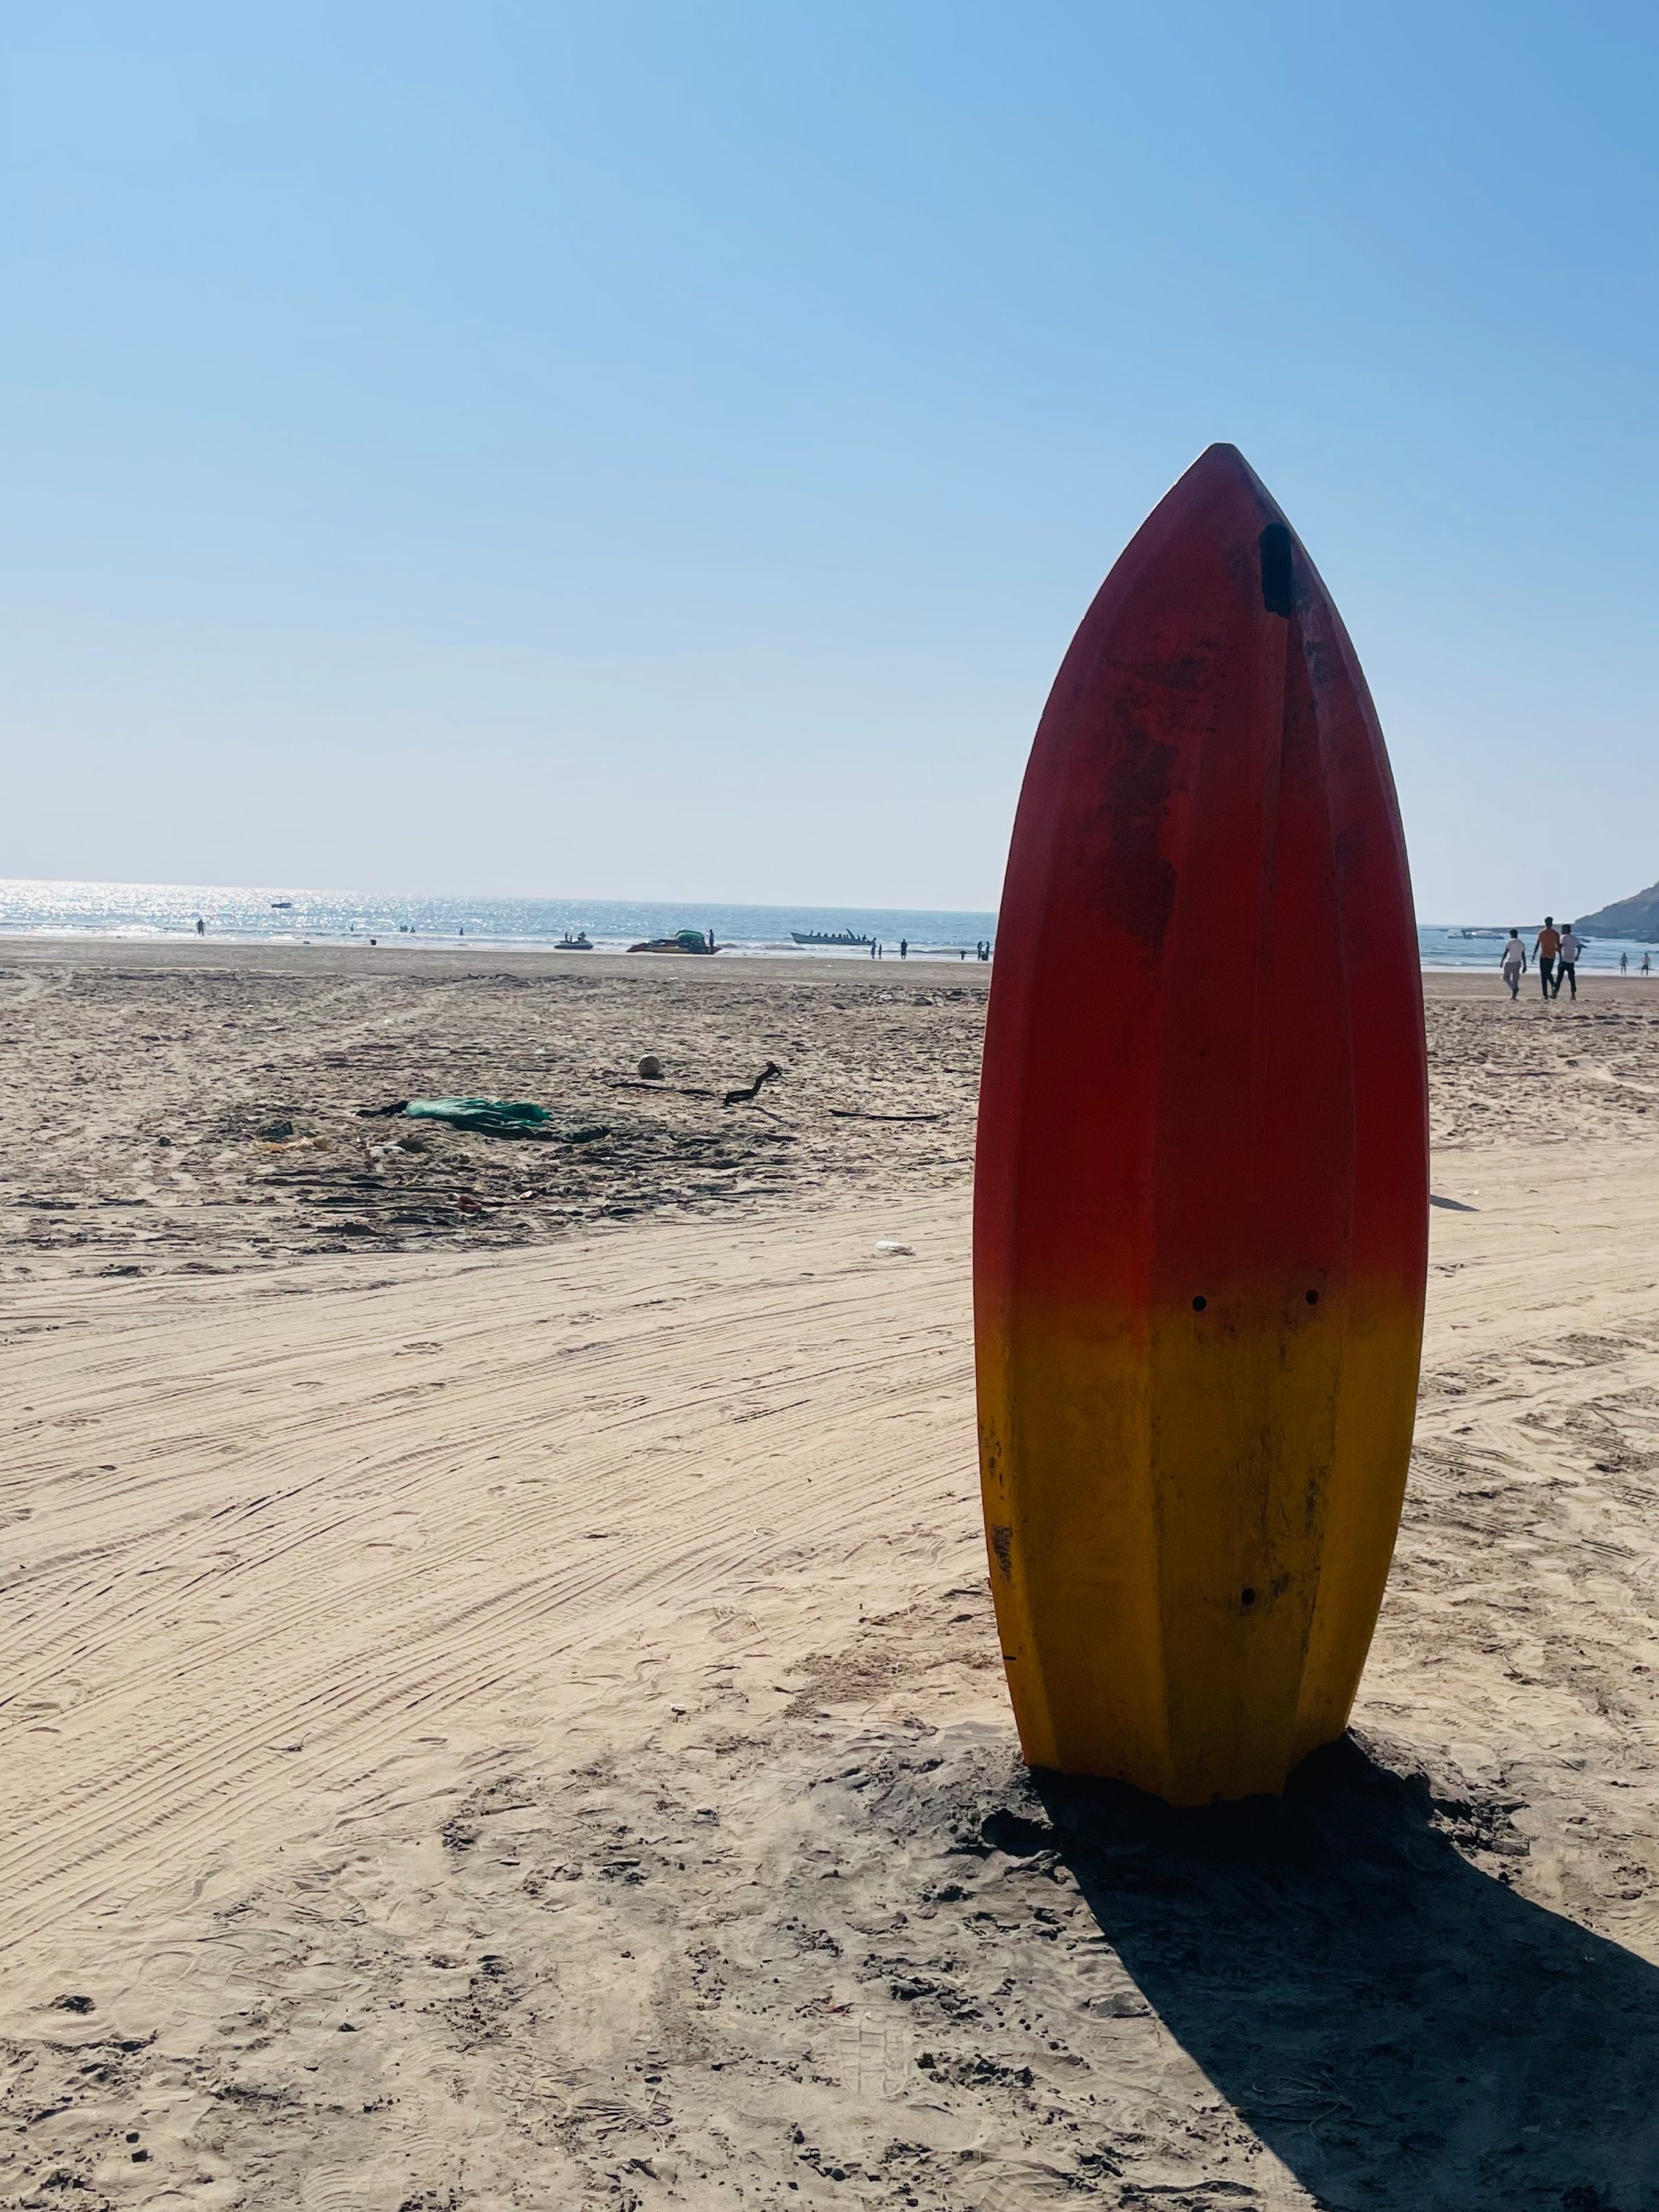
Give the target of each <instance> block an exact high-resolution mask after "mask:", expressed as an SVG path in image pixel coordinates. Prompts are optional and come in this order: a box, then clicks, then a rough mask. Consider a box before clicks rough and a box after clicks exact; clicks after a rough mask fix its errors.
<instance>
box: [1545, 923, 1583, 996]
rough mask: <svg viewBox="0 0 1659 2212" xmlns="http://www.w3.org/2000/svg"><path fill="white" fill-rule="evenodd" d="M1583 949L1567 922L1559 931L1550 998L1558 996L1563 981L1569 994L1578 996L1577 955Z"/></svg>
mask: <svg viewBox="0 0 1659 2212" xmlns="http://www.w3.org/2000/svg"><path fill="white" fill-rule="evenodd" d="M1583 949H1584V948H1583V945H1581V944H1580V943H1579V942H1578V939H1577V938H1576V937H1575V936H1574V935H1573V933H1572V924H1571V922H1569V923H1568V924H1567V926H1566V927H1565V929H1564V930H1563V931H1562V933H1561V949H1560V951H1559V952H1558V953H1557V954H1556V957H1555V988H1554V990H1553V992H1552V993H1551V994H1550V995H1551V997H1552V998H1556V999H1559V997H1560V995H1561V985H1562V983H1563V981H1565V982H1566V983H1567V985H1568V986H1569V996H1571V997H1572V998H1575V999H1576V998H1577V996H1578V956H1579V954H1580V953H1581V952H1582V951H1583Z"/></svg>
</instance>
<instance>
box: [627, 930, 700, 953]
mask: <svg viewBox="0 0 1659 2212" xmlns="http://www.w3.org/2000/svg"><path fill="white" fill-rule="evenodd" d="M628 949H629V951H630V952H702V953H709V952H718V951H720V947H719V945H716V944H715V942H714V932H713V930H710V931H709V933H708V935H707V936H706V937H705V936H704V934H703V933H702V930H700V929H677V930H676V931H675V932H674V934H673V935H672V936H671V937H643V938H641V939H640V942H639V943H638V944H637V945H629V948H628Z"/></svg>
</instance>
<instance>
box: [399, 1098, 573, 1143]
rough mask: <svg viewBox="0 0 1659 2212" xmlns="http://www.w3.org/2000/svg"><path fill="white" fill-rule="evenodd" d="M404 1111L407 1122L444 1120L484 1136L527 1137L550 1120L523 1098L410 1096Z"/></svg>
mask: <svg viewBox="0 0 1659 2212" xmlns="http://www.w3.org/2000/svg"><path fill="white" fill-rule="evenodd" d="M404 1114H405V1115H406V1116H407V1117H408V1118H409V1119H410V1121H447V1122H448V1123H449V1124H450V1126H451V1127H452V1128H456V1129H477V1130H478V1131H479V1132H480V1133H482V1134H483V1135H484V1136H486V1137H527V1136H529V1135H531V1134H532V1133H533V1132H534V1131H535V1130H536V1129H538V1128H539V1127H540V1126H541V1124H542V1123H543V1122H544V1121H550V1120H551V1119H552V1116H551V1115H550V1114H549V1112H548V1110H547V1109H546V1107H545V1106H535V1105H532V1103H530V1101H529V1100H528V1099H526V1098H411V1099H410V1102H409V1103H408V1105H407V1106H405V1107H404Z"/></svg>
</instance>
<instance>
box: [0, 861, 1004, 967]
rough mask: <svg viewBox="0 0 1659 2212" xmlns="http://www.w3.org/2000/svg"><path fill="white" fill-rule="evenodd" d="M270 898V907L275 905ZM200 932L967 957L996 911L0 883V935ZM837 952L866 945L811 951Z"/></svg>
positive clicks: (260, 939)
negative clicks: (803, 934)
mask: <svg viewBox="0 0 1659 2212" xmlns="http://www.w3.org/2000/svg"><path fill="white" fill-rule="evenodd" d="M279 902H280V903H279ZM197 915H200V916H201V918H202V920H203V921H205V922H206V924H207V933H208V935H209V937H210V938H216V939H222V940H223V939H228V940H230V941H231V942H232V943H257V944H273V945H299V944H311V945H337V944H340V943H350V942H351V941H352V940H353V939H356V940H357V941H359V942H362V940H364V939H368V938H370V937H374V938H377V939H379V940H380V943H382V944H386V943H387V942H388V941H389V942H391V943H392V944H394V945H396V944H401V945H444V946H449V947H453V946H457V945H462V944H465V945H480V946H495V947H498V948H507V947H511V946H532V945H556V944H557V943H558V941H559V939H560V938H561V937H562V936H563V935H564V934H565V933H566V932H567V931H571V932H573V933H574V932H577V931H581V930H586V933H587V934H588V936H589V937H590V938H591V939H592V943H593V948H594V951H596V952H623V951H627V949H628V947H629V945H635V944H637V943H638V942H639V941H640V939H641V938H650V937H671V936H672V935H673V933H674V932H675V931H676V930H677V929H700V930H704V931H707V930H710V929H712V930H713V931H714V936H715V939H716V941H717V942H718V944H719V945H720V946H721V948H722V951H723V952H725V953H732V954H735V955H741V956H746V957H751V958H752V957H762V958H764V957H781V956H784V955H787V954H798V953H799V952H800V951H802V950H803V949H804V948H802V947H801V946H799V945H796V944H795V943H794V941H793V938H792V936H791V934H790V933H791V931H793V930H797V929H799V930H812V929H816V930H823V931H827V932H836V931H840V930H849V929H850V930H851V931H852V933H853V934H854V936H855V937H873V938H877V939H879V940H880V941H881V942H882V943H883V944H884V945H886V946H888V947H889V948H890V950H891V951H895V952H896V951H897V950H898V945H899V940H900V939H901V938H905V939H908V941H909V943H910V945H911V946H912V947H913V949H914V950H915V951H918V952H945V953H949V954H956V953H960V952H962V951H966V952H967V953H968V956H969V958H970V959H971V958H972V957H973V951H974V947H975V945H977V944H978V942H979V941H980V939H981V938H985V937H994V936H995V934H996V924H997V918H996V916H995V915H994V914H973V913H968V914H954V913H948V912H937V911H933V910H930V909H927V908H918V909H916V910H915V911H911V910H908V909H902V908H893V907H815V906H798V907H784V906H700V905H698V904H697V903H696V902H695V901H692V900H690V899H687V900H683V901H681V902H678V903H677V904H665V903H663V902H658V901H652V900H636V899H530V898H411V897H407V896H396V895H392V894H386V895H381V894H376V893H371V892H367V891H319V890H302V889H300V888H297V887H290V888H289V889H287V890H283V889H282V888H280V887H278V886H275V885H270V884H266V885H257V886H256V885H251V884H238V885H226V884H94V883H84V884H82V883H45V882H25V881H21V880H7V881H0V936H8V935H9V936H19V935H23V936H31V937H114V938H129V939H146V938H165V937H194V935H195V934H196V918H197ZM814 949H815V950H817V951H829V953H831V954H832V955H833V957H836V958H840V959H861V960H867V959H868V958H869V957H870V955H869V952H868V951H867V950H864V951H841V950H840V949H839V948H836V947H829V948H823V947H818V948H814Z"/></svg>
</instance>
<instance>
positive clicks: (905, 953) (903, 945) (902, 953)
mask: <svg viewBox="0 0 1659 2212" xmlns="http://www.w3.org/2000/svg"><path fill="white" fill-rule="evenodd" d="M909 957H910V940H909V939H908V937H901V938H900V939H899V958H900V959H901V960H908V958H909Z"/></svg>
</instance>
